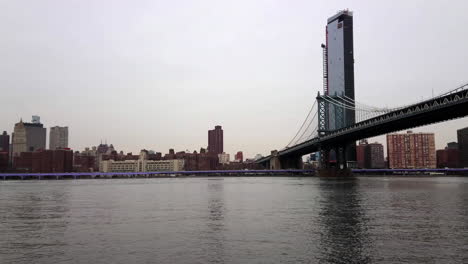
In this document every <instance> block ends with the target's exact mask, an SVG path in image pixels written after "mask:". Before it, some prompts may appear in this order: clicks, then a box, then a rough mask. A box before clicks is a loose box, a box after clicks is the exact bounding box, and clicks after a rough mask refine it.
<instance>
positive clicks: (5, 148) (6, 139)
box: [0, 131, 10, 153]
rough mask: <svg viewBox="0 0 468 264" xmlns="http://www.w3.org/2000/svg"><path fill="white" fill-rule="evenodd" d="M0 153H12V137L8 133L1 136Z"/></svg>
mask: <svg viewBox="0 0 468 264" xmlns="http://www.w3.org/2000/svg"><path fill="white" fill-rule="evenodd" d="M0 152H8V153H9V152H10V135H8V134H7V132H6V131H3V134H1V135H0Z"/></svg>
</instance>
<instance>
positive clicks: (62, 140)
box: [49, 126, 68, 150]
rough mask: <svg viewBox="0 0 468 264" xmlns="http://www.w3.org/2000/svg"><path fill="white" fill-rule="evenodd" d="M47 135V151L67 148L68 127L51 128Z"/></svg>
mask: <svg viewBox="0 0 468 264" xmlns="http://www.w3.org/2000/svg"><path fill="white" fill-rule="evenodd" d="M49 133H50V134H49V149H51V150H55V149H64V148H68V127H59V126H55V127H51V128H50V132H49Z"/></svg>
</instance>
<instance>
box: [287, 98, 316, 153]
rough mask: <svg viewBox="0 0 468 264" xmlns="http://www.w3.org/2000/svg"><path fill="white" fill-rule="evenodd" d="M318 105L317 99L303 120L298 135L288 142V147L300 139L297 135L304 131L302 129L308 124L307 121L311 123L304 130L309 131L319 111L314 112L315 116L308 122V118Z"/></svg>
mask: <svg viewBox="0 0 468 264" xmlns="http://www.w3.org/2000/svg"><path fill="white" fill-rule="evenodd" d="M316 105H317V101H314V104H313V105H312V107H311V108H310V110H309V113H308V114H307V116H306V118H305V120H304V122H302V125H301V127H300V128H299V130H298V131H297V133H296V135H295V136H294V137H293V138H292V139H291V141H290V142H289V143H288V145H286V148H287V147H289V146H291V144H292V143H293V142H297V140H298V139H297V140H296V138H297V136H298V135H299V134H300V133H301V131H302V129H303V128H304V126H305V125H306V123H309V125H308V126H307V128H306V129H305V130H304V131H307V129H308V128H309V127H310V124H311V123H312V122H313V120H314V119H315V116H316V115H317V112H315V114H314V116H313V117H312V119H311V120H310V122H307V121H308V119H309V117H310V114H311V113H312V111H314V109H315V106H316ZM304 133H305V132H303V133H302V134H301V137H302V136H303V134H304Z"/></svg>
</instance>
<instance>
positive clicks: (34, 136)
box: [12, 116, 47, 157]
mask: <svg viewBox="0 0 468 264" xmlns="http://www.w3.org/2000/svg"><path fill="white" fill-rule="evenodd" d="M33 121H34V122H32V123H24V122H23V120H20V122H19V123H16V124H15V127H14V132H13V134H12V156H13V157H15V156H19V154H20V153H21V152H28V151H35V150H40V149H45V148H46V134H47V129H46V128H44V125H43V124H41V123H40V122H39V117H37V116H35V119H34V120H33Z"/></svg>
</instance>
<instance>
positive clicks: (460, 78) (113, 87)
mask: <svg viewBox="0 0 468 264" xmlns="http://www.w3.org/2000/svg"><path fill="white" fill-rule="evenodd" d="M346 8H348V9H349V10H351V11H353V13H354V53H355V56H354V57H355V66H354V67H355V90H356V100H357V101H359V102H362V103H365V104H368V105H374V106H388V107H393V106H399V105H402V104H408V103H411V102H415V101H418V100H420V99H421V98H428V97H431V96H432V93H434V94H439V93H442V92H444V91H447V90H451V89H453V88H456V87H458V86H460V85H461V84H464V83H467V82H468V49H467V48H466V45H467V43H468V36H467V34H466V30H465V29H464V25H466V24H468V17H467V16H466V10H468V2H466V1H451V2H450V4H447V2H444V1H391V2H385V1H353V2H352V4H351V3H350V2H349V1H327V2H326V3H318V2H315V1H229V2H228V1H177V0H176V1H86V0H80V1H58V0H57V1H47V0H44V1H0V22H1V23H0V35H1V41H0V56H1V57H2V61H3V63H1V64H0V71H1V75H0V87H1V95H0V98H1V99H2V102H1V105H2V113H1V115H0V132H1V131H3V130H6V131H7V132H8V133H9V134H11V132H12V131H13V126H14V124H15V123H17V122H18V121H19V120H20V118H23V120H25V121H29V120H30V118H31V116H32V115H40V116H41V121H42V123H43V124H44V125H45V126H46V127H47V128H48V129H49V128H50V127H52V126H56V125H59V126H68V127H69V139H70V141H69V146H70V147H71V148H72V149H73V150H82V149H84V148H85V147H89V146H93V145H98V144H99V143H100V141H101V139H102V140H107V142H108V143H112V144H114V146H115V147H116V148H117V149H118V150H124V151H125V152H138V151H139V150H140V149H143V148H146V149H153V150H155V151H159V152H163V153H166V152H167V151H168V149H169V148H174V149H175V150H176V151H183V150H186V149H188V150H190V151H193V150H197V151H198V150H199V148H200V147H203V148H206V147H207V144H208V135H207V133H208V132H207V131H208V130H209V129H213V128H214V126H215V125H221V126H222V127H223V129H224V149H225V151H226V152H227V153H229V154H231V157H232V155H233V154H234V153H235V152H237V151H239V150H241V151H244V157H247V158H251V157H253V156H254V155H255V154H257V153H261V154H263V155H265V154H269V152H270V150H272V149H281V148H282V147H284V146H285V145H286V144H287V143H288V142H289V140H290V139H291V138H292V137H293V136H294V134H295V133H296V131H297V130H298V128H299V126H300V125H301V123H302V121H303V120H304V118H305V116H306V114H307V112H308V110H309V108H310V107H311V105H312V104H313V102H314V100H315V96H316V95H317V92H318V91H322V53H321V52H322V50H321V48H320V44H321V43H323V42H324V41H325V25H326V21H327V18H328V17H330V16H332V15H334V14H335V13H336V12H337V11H338V10H342V9H346ZM467 126H468V119H467V118H463V119H458V120H455V121H450V122H445V123H443V124H438V125H432V126H428V127H422V128H418V129H413V131H416V132H418V131H427V132H435V133H436V147H437V148H442V147H444V145H445V144H446V143H447V142H449V141H456V130H457V129H459V128H462V127H467ZM375 140H378V141H380V142H381V143H385V140H384V137H383V136H381V137H378V138H377V139H370V141H375Z"/></svg>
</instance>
